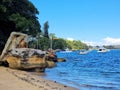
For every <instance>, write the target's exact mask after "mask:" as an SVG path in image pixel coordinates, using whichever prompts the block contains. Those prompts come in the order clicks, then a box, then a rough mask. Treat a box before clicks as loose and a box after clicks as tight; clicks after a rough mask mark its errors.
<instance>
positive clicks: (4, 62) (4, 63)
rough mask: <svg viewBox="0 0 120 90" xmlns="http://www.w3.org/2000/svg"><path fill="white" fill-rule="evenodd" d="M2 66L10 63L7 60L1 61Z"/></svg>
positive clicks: (7, 65)
mask: <svg viewBox="0 0 120 90" xmlns="http://www.w3.org/2000/svg"><path fill="white" fill-rule="evenodd" d="M0 65H1V66H5V67H9V63H8V62H7V61H0Z"/></svg>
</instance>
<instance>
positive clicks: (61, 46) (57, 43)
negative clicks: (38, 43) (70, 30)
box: [53, 38, 66, 50]
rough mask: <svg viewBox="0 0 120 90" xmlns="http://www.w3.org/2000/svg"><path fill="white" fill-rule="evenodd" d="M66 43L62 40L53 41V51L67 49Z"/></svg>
mask: <svg viewBox="0 0 120 90" xmlns="http://www.w3.org/2000/svg"><path fill="white" fill-rule="evenodd" d="M65 47H66V41H65V40H64V39H62V38H58V39H56V38H55V39H53V49H62V50H63V49H65Z"/></svg>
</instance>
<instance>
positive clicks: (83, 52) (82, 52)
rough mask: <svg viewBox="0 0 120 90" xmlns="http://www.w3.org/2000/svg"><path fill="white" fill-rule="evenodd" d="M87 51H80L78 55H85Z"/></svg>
mask: <svg viewBox="0 0 120 90" xmlns="http://www.w3.org/2000/svg"><path fill="white" fill-rule="evenodd" d="M88 52H89V51H87V50H82V51H80V52H79V54H87V53H88Z"/></svg>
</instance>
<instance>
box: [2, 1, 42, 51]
mask: <svg viewBox="0 0 120 90" xmlns="http://www.w3.org/2000/svg"><path fill="white" fill-rule="evenodd" d="M37 14H39V12H38V10H37V8H36V7H35V6H34V5H33V4H32V3H31V2H30V1H29V0H0V38H2V39H0V42H3V43H4V44H0V47H1V48H4V45H5V43H6V41H7V39H8V37H9V35H10V33H11V32H13V31H16V32H23V33H26V34H28V35H32V36H34V37H35V36H36V34H37V33H40V32H41V29H40V28H41V26H40V24H39V21H38V18H37V17H36V15H37ZM2 34H3V35H2ZM1 48H0V49H1ZM1 50H2V49H1Z"/></svg>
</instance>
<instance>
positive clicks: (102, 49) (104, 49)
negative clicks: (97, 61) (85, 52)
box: [97, 48, 110, 53]
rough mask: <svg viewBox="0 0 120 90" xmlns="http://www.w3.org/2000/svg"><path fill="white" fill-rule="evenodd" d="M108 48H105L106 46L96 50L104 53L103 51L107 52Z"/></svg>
mask: <svg viewBox="0 0 120 90" xmlns="http://www.w3.org/2000/svg"><path fill="white" fill-rule="evenodd" d="M109 51H110V50H109V49H106V48H99V49H98V51H97V52H101V53H104V52H109Z"/></svg>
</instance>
